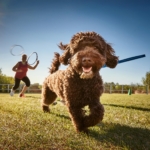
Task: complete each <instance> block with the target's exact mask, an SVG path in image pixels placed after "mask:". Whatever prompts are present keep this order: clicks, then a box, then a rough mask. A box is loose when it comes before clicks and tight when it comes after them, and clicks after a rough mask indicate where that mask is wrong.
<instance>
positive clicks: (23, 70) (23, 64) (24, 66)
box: [10, 54, 39, 97]
mask: <svg viewBox="0 0 150 150" xmlns="http://www.w3.org/2000/svg"><path fill="white" fill-rule="evenodd" d="M38 64H39V60H38V61H37V63H36V65H35V66H33V67H32V66H30V65H29V64H28V63H27V55H26V54H23V55H22V61H19V62H18V63H17V64H16V65H15V66H14V67H13V68H12V70H13V71H15V72H16V73H15V85H14V86H13V88H12V89H11V92H10V95H11V96H13V95H14V93H15V91H16V89H17V88H18V87H19V85H20V81H21V80H22V81H23V82H24V83H25V86H24V87H23V89H22V91H21V93H20V94H19V97H24V93H25V92H26V90H27V88H28V87H29V86H30V79H29V78H28V77H27V71H28V68H29V69H32V70H34V69H35V68H36V67H37V65H38Z"/></svg>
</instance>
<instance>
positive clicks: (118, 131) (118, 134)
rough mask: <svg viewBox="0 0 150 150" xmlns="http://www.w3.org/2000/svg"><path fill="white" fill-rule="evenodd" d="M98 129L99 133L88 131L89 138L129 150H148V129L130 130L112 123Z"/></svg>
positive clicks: (149, 134)
mask: <svg viewBox="0 0 150 150" xmlns="http://www.w3.org/2000/svg"><path fill="white" fill-rule="evenodd" d="M98 127H99V131H100V132H98V131H96V130H90V136H91V137H92V138H94V139H96V140H98V141H100V142H105V143H109V144H112V145H115V146H119V147H122V148H125V147H126V148H128V149H131V150H149V149H150V147H149V146H150V140H149V139H150V130H148V129H142V128H132V127H129V126H125V125H120V124H113V123H110V124H109V123H105V124H103V125H102V126H98Z"/></svg>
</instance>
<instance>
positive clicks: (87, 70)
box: [80, 67, 94, 79]
mask: <svg viewBox="0 0 150 150" xmlns="http://www.w3.org/2000/svg"><path fill="white" fill-rule="evenodd" d="M93 76H94V74H93V71H92V67H82V73H81V75H80V78H81V79H92V78H93Z"/></svg>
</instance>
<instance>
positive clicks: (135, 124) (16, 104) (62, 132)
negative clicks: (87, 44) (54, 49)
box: [0, 94, 150, 150]
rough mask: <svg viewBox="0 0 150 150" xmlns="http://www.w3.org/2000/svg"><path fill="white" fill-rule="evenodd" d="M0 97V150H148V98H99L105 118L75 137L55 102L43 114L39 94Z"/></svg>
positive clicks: (61, 107) (75, 134)
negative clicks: (87, 132)
mask: <svg viewBox="0 0 150 150" xmlns="http://www.w3.org/2000/svg"><path fill="white" fill-rule="evenodd" d="M17 96H18V95H15V96H14V97H10V96H9V94H0V150H150V95H146V94H141V95H134V94H133V95H127V94H103V96H102V97H101V102H102V104H103V105H104V107H105V116H104V119H103V121H102V122H101V123H99V124H98V125H96V126H94V127H91V128H89V129H90V133H89V136H87V135H85V134H83V133H80V134H79V133H76V132H75V130H74V128H73V126H72V123H71V121H70V118H69V115H68V112H67V109H66V106H65V105H63V104H61V103H60V102H59V101H58V103H57V105H52V106H51V113H50V114H47V113H43V112H42V110H41V106H40V94H27V95H26V98H18V97H17Z"/></svg>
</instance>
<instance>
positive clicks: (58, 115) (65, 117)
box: [50, 112, 71, 120]
mask: <svg viewBox="0 0 150 150" xmlns="http://www.w3.org/2000/svg"><path fill="white" fill-rule="evenodd" d="M50 114H52V115H55V116H57V117H60V118H64V119H68V120H71V119H70V117H68V116H65V115H62V114H56V113H53V112H50Z"/></svg>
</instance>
